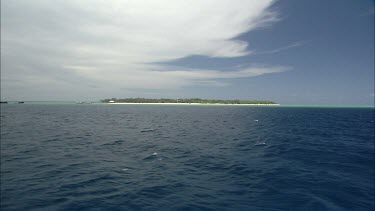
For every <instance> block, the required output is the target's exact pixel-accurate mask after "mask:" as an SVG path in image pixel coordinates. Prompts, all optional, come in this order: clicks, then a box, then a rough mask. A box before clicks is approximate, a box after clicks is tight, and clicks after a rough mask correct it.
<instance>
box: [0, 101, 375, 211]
mask: <svg viewBox="0 0 375 211" xmlns="http://www.w3.org/2000/svg"><path fill="white" fill-rule="evenodd" d="M373 130H374V109H373V108H304V107H251V106H175V105H171V106H166V105H95V104H91V105H53V104H51V105H28V104H8V105H1V175H0V176H1V210H373V207H374V201H373V200H374V133H373Z"/></svg>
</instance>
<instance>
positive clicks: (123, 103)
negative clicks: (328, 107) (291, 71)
mask: <svg viewBox="0 0 375 211" xmlns="http://www.w3.org/2000/svg"><path fill="white" fill-rule="evenodd" d="M106 104H108V105H236V106H241V105H249V106H279V105H280V104H229V103H228V104H224V103H106Z"/></svg>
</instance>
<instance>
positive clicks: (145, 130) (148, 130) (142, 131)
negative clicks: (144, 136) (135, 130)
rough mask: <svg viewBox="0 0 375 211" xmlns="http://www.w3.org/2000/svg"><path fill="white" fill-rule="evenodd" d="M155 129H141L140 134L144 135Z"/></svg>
mask: <svg viewBox="0 0 375 211" xmlns="http://www.w3.org/2000/svg"><path fill="white" fill-rule="evenodd" d="M154 130H155V129H152V128H149V129H143V130H141V133H146V132H152V131H154Z"/></svg>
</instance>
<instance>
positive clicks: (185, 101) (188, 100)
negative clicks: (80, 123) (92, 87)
mask: <svg viewBox="0 0 375 211" xmlns="http://www.w3.org/2000/svg"><path fill="white" fill-rule="evenodd" d="M101 102H102V103H109V104H224V105H279V104H278V103H276V102H274V101H269V100H215V99H201V98H183V99H182V98H179V99H169V98H159V99H150V98H123V99H117V98H110V99H104V100H101Z"/></svg>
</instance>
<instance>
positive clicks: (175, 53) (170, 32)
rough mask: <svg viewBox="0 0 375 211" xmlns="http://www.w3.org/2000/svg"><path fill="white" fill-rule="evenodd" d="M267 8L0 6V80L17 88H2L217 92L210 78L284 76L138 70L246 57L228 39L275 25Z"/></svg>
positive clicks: (37, 1)
mask: <svg viewBox="0 0 375 211" xmlns="http://www.w3.org/2000/svg"><path fill="white" fill-rule="evenodd" d="M273 2H274V1H272V0H262V1H256V0H240V1H236V3H235V4H234V3H233V1H229V0H222V1H216V0H215V1H214V0H206V1H182V0H181V1H178V0H163V1H147V2H146V1H115V0H108V1H99V0H90V1H88V0H83V1H73V0H57V1H42V0H34V1H26V0H7V1H2V7H1V30H2V36H1V42H2V48H1V57H2V61H3V62H2V64H1V67H2V68H1V69H2V78H1V80H2V82H3V83H4V84H5V85H3V86H4V88H5V89H6V90H9V89H10V87H12V88H17V87H16V86H17V84H14V83H12V85H9V84H10V83H11V82H10V81H11V80H16V79H17V80H19V81H21V82H20V84H21V83H22V86H23V87H26V86H27V85H29V87H30V89H28V90H29V91H30V92H31V90H33V89H35V88H36V87H37V88H38V89H42V87H45V86H46V83H47V81H48V80H49V83H47V84H49V85H51V84H52V85H53V86H52V87H49V89H50V90H52V89H54V88H55V87H56V86H59V89H64V88H65V87H68V86H74V87H76V88H78V90H77V91H81V90H85V89H89V87H108V86H112V90H116V89H124V88H125V89H126V88H176V87H177V88H178V87H181V86H189V85H194V84H197V83H205V81H206V82H207V81H208V82H207V84H214V85H217V84H221V83H220V82H218V81H216V80H217V79H225V78H239V77H252V76H257V75H261V74H267V73H273V72H280V71H284V70H285V68H279V67H267V68H250V69H249V68H248V69H246V68H245V69H244V68H242V69H234V70H232V71H227V72H221V71H217V70H199V69H198V70H191V69H175V70H170V69H169V71H163V70H165V69H168V68H170V67H168V66H163V65H145V64H146V63H155V62H163V61H168V60H171V59H177V58H183V57H186V56H189V55H203V56H209V57H218V58H221V57H227V58H231V57H238V56H244V55H247V54H249V52H250V51H251V49H249V48H248V43H247V42H244V41H240V40H236V39H234V38H235V37H237V36H238V35H240V34H242V33H244V32H247V31H250V30H253V29H256V28H258V27H261V26H263V25H265V24H266V23H269V22H272V21H275V20H277V15H276V14H275V13H274V12H272V11H269V10H268V8H269V6H270V5H271V4H272V3H273ZM297 45H298V44H294V45H293V46H287V47H284V48H283V49H277V50H274V51H273V52H277V51H281V50H285V49H287V48H292V47H296V46H297ZM31 78H33V79H31ZM31 80H32V81H33V82H31ZM35 81H42V82H40V83H37V82H35ZM57 82H58V83H57ZM3 83H2V84H3ZM7 84H8V85H7ZM62 84H65V85H62ZM79 87H80V88H79ZM82 92H83V91H82Z"/></svg>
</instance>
